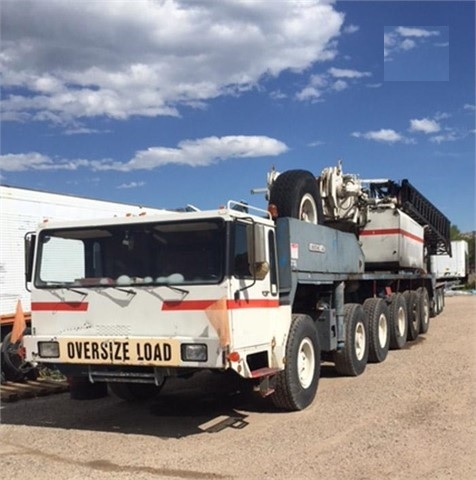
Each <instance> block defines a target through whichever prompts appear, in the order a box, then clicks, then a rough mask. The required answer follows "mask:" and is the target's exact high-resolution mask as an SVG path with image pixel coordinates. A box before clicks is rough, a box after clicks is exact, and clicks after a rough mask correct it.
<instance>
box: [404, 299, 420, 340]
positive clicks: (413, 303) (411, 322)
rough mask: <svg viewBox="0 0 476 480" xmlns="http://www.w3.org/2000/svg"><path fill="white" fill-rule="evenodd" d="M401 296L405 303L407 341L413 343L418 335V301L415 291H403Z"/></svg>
mask: <svg viewBox="0 0 476 480" xmlns="http://www.w3.org/2000/svg"><path fill="white" fill-rule="evenodd" d="M403 296H404V298H405V301H406V302H407V320H408V332H407V340H409V341H413V340H416V339H417V337H418V335H419V334H420V317H421V315H420V299H419V297H418V294H417V292H416V291H415V290H405V291H404V292H403Z"/></svg>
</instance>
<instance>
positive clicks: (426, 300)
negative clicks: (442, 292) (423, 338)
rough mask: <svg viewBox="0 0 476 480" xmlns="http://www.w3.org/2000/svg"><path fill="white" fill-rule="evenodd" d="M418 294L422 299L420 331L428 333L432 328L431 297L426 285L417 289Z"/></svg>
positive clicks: (420, 299)
mask: <svg viewBox="0 0 476 480" xmlns="http://www.w3.org/2000/svg"><path fill="white" fill-rule="evenodd" d="M417 295H418V297H419V301H420V333H426V332H428V329H429V328H430V316H431V308H430V297H429V295H428V290H427V289H426V288H425V287H420V288H419V289H418V290H417Z"/></svg>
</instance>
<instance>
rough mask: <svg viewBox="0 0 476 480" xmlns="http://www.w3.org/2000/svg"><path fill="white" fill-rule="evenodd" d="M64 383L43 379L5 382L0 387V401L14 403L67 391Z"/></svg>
mask: <svg viewBox="0 0 476 480" xmlns="http://www.w3.org/2000/svg"><path fill="white" fill-rule="evenodd" d="M68 389H69V387H68V384H67V382H65V381H54V380H49V379H45V378H39V379H38V380H25V381H24V382H6V383H2V384H1V385H0V400H1V401H2V402H16V401H17V400H20V399H24V398H32V397H42V396H45V395H52V394H55V393H63V392H66V391H68Z"/></svg>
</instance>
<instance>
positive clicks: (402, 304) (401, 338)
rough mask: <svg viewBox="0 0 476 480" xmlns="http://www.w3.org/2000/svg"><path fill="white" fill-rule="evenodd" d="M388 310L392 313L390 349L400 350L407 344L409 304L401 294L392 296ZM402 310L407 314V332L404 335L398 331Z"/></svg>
mask: <svg viewBox="0 0 476 480" xmlns="http://www.w3.org/2000/svg"><path fill="white" fill-rule="evenodd" d="M388 309H389V313H390V349H392V350H400V349H401V348H403V347H404V346H405V344H406V343H407V331H408V320H407V319H408V311H407V302H406V301H405V298H404V297H403V295H402V294H401V293H394V294H392V296H391V297H390V305H389V307H388ZM400 309H403V310H404V312H405V331H404V332H403V334H400V333H399V330H398V312H399V310H400Z"/></svg>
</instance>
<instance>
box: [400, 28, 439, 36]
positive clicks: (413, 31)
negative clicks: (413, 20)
mask: <svg viewBox="0 0 476 480" xmlns="http://www.w3.org/2000/svg"><path fill="white" fill-rule="evenodd" d="M395 31H396V32H397V33H398V34H400V35H401V36H402V37H432V36H434V35H439V34H440V32H439V31H438V30H426V29H424V28H415V27H397V28H396V29H395Z"/></svg>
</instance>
